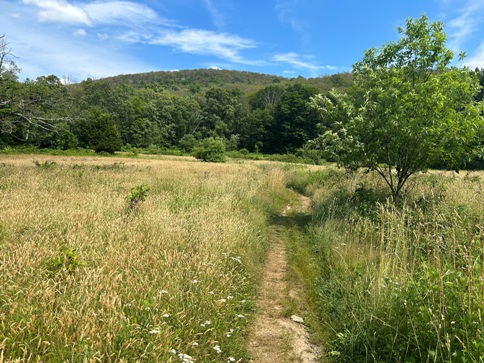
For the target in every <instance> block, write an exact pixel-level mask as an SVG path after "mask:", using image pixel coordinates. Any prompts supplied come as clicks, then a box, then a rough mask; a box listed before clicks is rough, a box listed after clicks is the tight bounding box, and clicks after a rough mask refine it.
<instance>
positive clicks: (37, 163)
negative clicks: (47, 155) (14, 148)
mask: <svg viewBox="0 0 484 363" xmlns="http://www.w3.org/2000/svg"><path fill="white" fill-rule="evenodd" d="M33 163H34V164H35V166H36V167H38V168H40V169H52V168H54V167H56V166H57V163H56V162H55V161H49V160H46V161H44V162H40V161H38V160H34V161H33Z"/></svg>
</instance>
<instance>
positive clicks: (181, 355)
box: [178, 353, 193, 363]
mask: <svg viewBox="0 0 484 363" xmlns="http://www.w3.org/2000/svg"><path fill="white" fill-rule="evenodd" d="M178 358H180V360H181V361H182V362H183V363H192V362H193V358H192V356H190V355H188V354H184V353H179V354H178Z"/></svg>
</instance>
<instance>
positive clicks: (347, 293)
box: [289, 169, 484, 362]
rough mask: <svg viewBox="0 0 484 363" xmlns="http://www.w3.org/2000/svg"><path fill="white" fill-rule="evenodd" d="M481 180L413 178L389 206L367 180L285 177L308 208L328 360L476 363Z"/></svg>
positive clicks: (483, 303) (335, 175)
mask: <svg viewBox="0 0 484 363" xmlns="http://www.w3.org/2000/svg"><path fill="white" fill-rule="evenodd" d="M481 177H482V175H481V174H480V173H467V174H464V175H455V174H450V173H443V172H433V173H430V174H424V175H420V176H418V177H417V178H415V180H414V181H413V184H412V189H411V190H410V191H409V193H408V194H407V199H406V203H405V204H404V205H402V206H400V207H399V208H395V207H394V206H393V204H392V203H390V202H387V201H386V197H388V196H386V195H385V187H384V185H382V184H381V181H380V180H379V179H378V178H374V177H373V176H372V175H364V174H359V173H356V174H346V173H344V172H343V171H338V170H330V169H327V170H323V171H321V172H318V173H317V174H315V173H306V174H305V173H303V172H301V171H296V172H295V173H293V176H292V177H291V178H290V180H289V185H291V186H292V187H293V188H295V189H297V190H300V191H303V192H305V193H307V194H310V195H312V196H313V200H314V204H315V206H314V211H313V220H312V223H311V225H310V227H309V228H308V238H307V240H306V244H305V246H306V250H309V251H311V257H308V256H307V255H304V256H306V257H304V260H306V261H307V262H306V263H304V265H307V266H311V265H312V264H313V265H314V264H315V265H316V266H318V269H316V272H317V273H318V276H317V277H316V278H313V279H312V280H315V281H316V282H315V284H314V285H313V296H317V298H316V302H315V304H316V305H317V306H318V311H319V318H320V322H321V325H322V326H323V327H324V330H325V331H326V333H327V343H326V344H327V347H326V348H327V349H326V351H327V355H328V357H327V359H328V360H331V361H334V362H482V361H483V359H484V358H483V357H484V343H483V342H484V319H483V316H482V315H483V307H484V269H483V260H484V253H483V251H484V245H483V243H484V200H483V198H484V197H483V196H482V192H481V184H480V180H481ZM311 263H312V264H311ZM305 274H306V275H313V274H314V271H310V272H306V273H305Z"/></svg>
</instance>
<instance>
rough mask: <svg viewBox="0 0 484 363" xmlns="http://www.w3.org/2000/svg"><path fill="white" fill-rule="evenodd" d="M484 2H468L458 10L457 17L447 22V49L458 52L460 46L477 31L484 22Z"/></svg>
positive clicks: (481, 0) (475, 0) (476, 0)
mask: <svg viewBox="0 0 484 363" xmlns="http://www.w3.org/2000/svg"><path fill="white" fill-rule="evenodd" d="M483 10H484V1H483V0H468V1H467V2H466V3H465V5H464V6H462V7H461V8H460V9H459V11H458V12H459V16H457V17H455V18H453V19H450V20H449V21H448V22H447V25H448V28H449V30H450V31H449V47H450V48H452V49H454V50H455V51H460V50H461V48H462V45H463V44H464V43H465V42H466V41H467V40H468V39H469V37H470V36H471V35H472V34H473V33H475V32H476V30H478V29H479V25H480V24H482V23H483V22H484V16H483V15H484V14H483Z"/></svg>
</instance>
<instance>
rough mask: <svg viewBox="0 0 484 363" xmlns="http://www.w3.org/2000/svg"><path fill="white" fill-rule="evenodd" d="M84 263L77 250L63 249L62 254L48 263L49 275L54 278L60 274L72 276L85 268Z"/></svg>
mask: <svg viewBox="0 0 484 363" xmlns="http://www.w3.org/2000/svg"><path fill="white" fill-rule="evenodd" d="M83 265H84V262H83V261H82V259H81V257H80V256H79V254H78V253H77V250H76V249H75V248H63V249H62V250H61V251H60V253H59V254H58V255H57V256H55V257H52V258H51V259H49V260H48V261H47V270H48V271H49V275H50V276H51V277H54V276H56V275H58V274H63V273H64V274H72V273H74V271H75V270H76V269H77V268H79V267H81V266H83Z"/></svg>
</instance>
